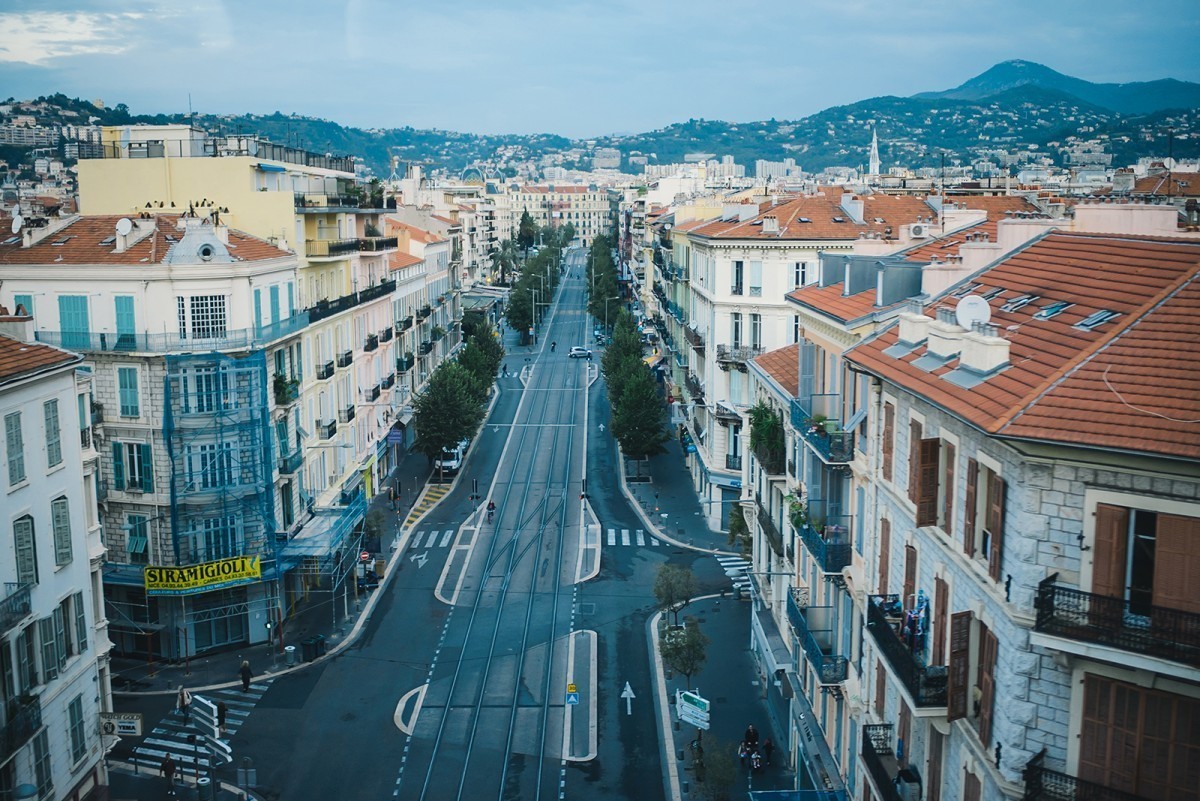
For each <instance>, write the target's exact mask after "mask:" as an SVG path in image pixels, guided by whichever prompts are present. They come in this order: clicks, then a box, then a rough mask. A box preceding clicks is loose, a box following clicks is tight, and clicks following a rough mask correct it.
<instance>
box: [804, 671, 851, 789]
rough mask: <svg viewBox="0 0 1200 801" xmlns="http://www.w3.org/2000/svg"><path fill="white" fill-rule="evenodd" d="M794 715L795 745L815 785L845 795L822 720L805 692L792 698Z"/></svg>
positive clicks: (843, 785) (843, 783)
mask: <svg viewBox="0 0 1200 801" xmlns="http://www.w3.org/2000/svg"><path fill="white" fill-rule="evenodd" d="M792 714H793V715H794V716H795V724H796V732H797V743H796V744H797V745H798V746H799V749H798V750H799V752H800V759H802V760H804V768H805V769H806V770H807V771H808V773H809V777H810V778H811V779H812V782H813V784H815V785H816V786H817V788H818V789H824V791H825V792H827V793H840V792H845V789H846V785H845V782H843V781H842V774H841V772H840V771H839V770H838V766H837V762H836V761H834V758H833V754H832V753H831V752H830V750H829V744H828V743H827V742H826V741H825V734H824V732H822V731H821V726H820V724H818V723H817V721H819V720H820V719H821V718H820V717H818V716H817V714H816V713H815V712H814V711H813V708H812V705H811V704H810V703H809V700H808V698H807V696H805V695H804V692H803V691H801V692H798V693H796V694H795V695H794V696H793V697H792ZM834 797H835V798H836V797H837V796H834Z"/></svg>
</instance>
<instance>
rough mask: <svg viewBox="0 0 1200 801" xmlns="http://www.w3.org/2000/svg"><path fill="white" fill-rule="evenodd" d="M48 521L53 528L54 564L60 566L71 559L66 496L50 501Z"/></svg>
mask: <svg viewBox="0 0 1200 801" xmlns="http://www.w3.org/2000/svg"><path fill="white" fill-rule="evenodd" d="M50 523H51V526H52V527H53V528H54V564H56V565H59V566H62V565H65V564H67V563H68V562H70V561H71V510H70V506H69V504H68V503H67V499H66V498H56V499H55V500H53V501H51V503H50Z"/></svg>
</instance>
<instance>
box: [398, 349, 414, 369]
mask: <svg viewBox="0 0 1200 801" xmlns="http://www.w3.org/2000/svg"><path fill="white" fill-rule="evenodd" d="M414 361H416V359H414V358H413V355H412V354H411V353H409V354H406V355H404V356H401V357H400V358H399V359H396V372H398V373H406V372H408V371H409V370H411V369H412V366H413V362H414Z"/></svg>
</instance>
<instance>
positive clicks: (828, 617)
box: [787, 587, 850, 684]
mask: <svg viewBox="0 0 1200 801" xmlns="http://www.w3.org/2000/svg"><path fill="white" fill-rule="evenodd" d="M798 589H799V588H797V587H793V588H792V591H791V592H789V593H788V594H787V614H788V620H789V621H790V622H791V624H792V630H793V631H795V632H796V639H797V640H799V641H800V645H801V647H802V648H804V654H805V656H807V657H808V661H809V663H810V664H811V665H812V666H813V669H814V670H815V671H816V674H817V681H818V682H820V683H821V684H840V683H841V682H843V681H845V680H846V674H847V671H848V669H849V665H850V662H849V660H848V659H846V657H844V656H839V655H838V654H835V653H834V650H835V649H834V645H833V640H834V628H833V626H834V608H833V607H832V606H809V605H808V604H807V600H808V599H807V598H802V597H800V595H799V594H798V592H797V590H798ZM805 594H807V593H805ZM801 601H804V603H801Z"/></svg>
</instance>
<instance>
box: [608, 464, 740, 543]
mask: <svg viewBox="0 0 1200 801" xmlns="http://www.w3.org/2000/svg"><path fill="white" fill-rule="evenodd" d="M617 453H618V454H620V457H621V460H622V461H621V472H620V473H619V475H620V478H621V492H623V493H624V494H625V498H626V500H628V501H629V505H630V506H632V507H633V510H634V513H635V514H637V516H638V517H639V518H641V520H642V522H643V523H644V524H645V525H646V528H648V529H649V530H650V531H653V532H654V536H655V537H657V538H658V539H660V540H664V541H666V542H669V543H671V544H672V545H674V546H675V547H677V548H685V549H687V550H689V551H695V552H696V553H703V554H710V555H712V556H741V554H739V553H735V552H734V551H723V550H721V549H720V548H704V547H702V546H699V545H693V544H691V543H690V542H682V541H680V540H677V539H675V538H674V537H672V536H670V535H669V534H666V533H664V532H663V530H662V529H661V528H659V526H658V524H657V523H655V522H654V521H653V520H651V519H650V516H649V515H647V514H646V511H645V510H644V509H642V505H641V503H639V502H638V499H637V498H636V497H634V495H633V492H632V491H631V490H630V489H629V483H628V482H627V481H626V480H625V461H624V459H625V454H624V453H621V451H620V448H618V449H617Z"/></svg>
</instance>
